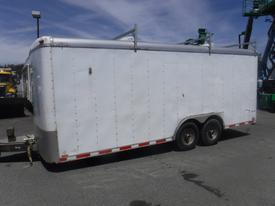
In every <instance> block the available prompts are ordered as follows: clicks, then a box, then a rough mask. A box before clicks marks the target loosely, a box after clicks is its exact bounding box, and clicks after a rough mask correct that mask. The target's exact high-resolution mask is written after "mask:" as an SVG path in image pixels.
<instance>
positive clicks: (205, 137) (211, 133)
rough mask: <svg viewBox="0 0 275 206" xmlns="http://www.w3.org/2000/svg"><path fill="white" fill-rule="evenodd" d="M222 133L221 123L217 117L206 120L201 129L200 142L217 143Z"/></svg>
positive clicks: (206, 144) (204, 143)
mask: <svg viewBox="0 0 275 206" xmlns="http://www.w3.org/2000/svg"><path fill="white" fill-rule="evenodd" d="M221 135H222V125H221V123H220V121H219V120H217V119H209V120H207V121H206V122H205V123H204V124H203V127H202V129H201V143H202V144H203V145H205V146H210V145H214V144H217V142H218V141H219V140H220V138H221Z"/></svg>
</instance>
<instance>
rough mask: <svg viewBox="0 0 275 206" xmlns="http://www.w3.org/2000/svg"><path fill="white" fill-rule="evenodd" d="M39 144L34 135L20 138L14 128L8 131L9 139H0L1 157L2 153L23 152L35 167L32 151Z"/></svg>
mask: <svg viewBox="0 0 275 206" xmlns="http://www.w3.org/2000/svg"><path fill="white" fill-rule="evenodd" d="M36 143H37V139H36V137H35V136H34V135H32V134H30V135H25V136H18V137H16V136H15V135H14V128H9V129H7V138H5V139H0V156H1V153H2V152H23V151H25V152H26V153H27V155H28V159H29V162H30V165H31V166H32V165H33V159H32V151H33V150H34V146H35V145H36Z"/></svg>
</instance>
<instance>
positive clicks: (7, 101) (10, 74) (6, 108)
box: [0, 68, 25, 118]
mask: <svg viewBox="0 0 275 206" xmlns="http://www.w3.org/2000/svg"><path fill="white" fill-rule="evenodd" d="M18 84H19V83H18V80H17V76H16V72H15V71H12V69H11V68H0V118H2V117H6V116H11V115H14V116H18V115H19V116H22V115H24V107H25V106H24V105H25V98H22V97H20V95H18V90H17V85H18Z"/></svg>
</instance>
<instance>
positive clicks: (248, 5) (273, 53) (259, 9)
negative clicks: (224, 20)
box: [243, 0, 275, 112]
mask: <svg viewBox="0 0 275 206" xmlns="http://www.w3.org/2000/svg"><path fill="white" fill-rule="evenodd" d="M243 15H244V16H246V17H248V23H247V28H246V31H245V32H244V35H245V37H244V43H243V48H245V49H247V48H248V44H249V42H250V37H251V33H252V30H253V21H254V19H256V18H258V17H261V16H271V18H272V20H271V22H272V23H271V26H270V28H269V31H268V41H267V44H266V48H265V51H264V54H263V56H262V58H261V60H260V65H259V70H258V79H260V80H263V84H262V87H261V88H259V89H258V100H259V107H260V109H268V110H270V111H274V112H275V99H274V96H275V92H274V91H275V86H274V84H273V83H272V82H270V81H271V80H272V79H274V78H275V0H244V3H243Z"/></svg>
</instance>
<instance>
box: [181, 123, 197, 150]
mask: <svg viewBox="0 0 275 206" xmlns="http://www.w3.org/2000/svg"><path fill="white" fill-rule="evenodd" d="M199 134H200V133H199V128H198V126H197V125H196V124H195V123H193V122H186V123H184V124H183V125H182V126H181V128H180V130H179V132H178V134H177V135H176V146H177V148H178V149H179V150H181V151H186V150H191V149H194V148H195V147H196V144H197V142H198V139H199Z"/></svg>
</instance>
